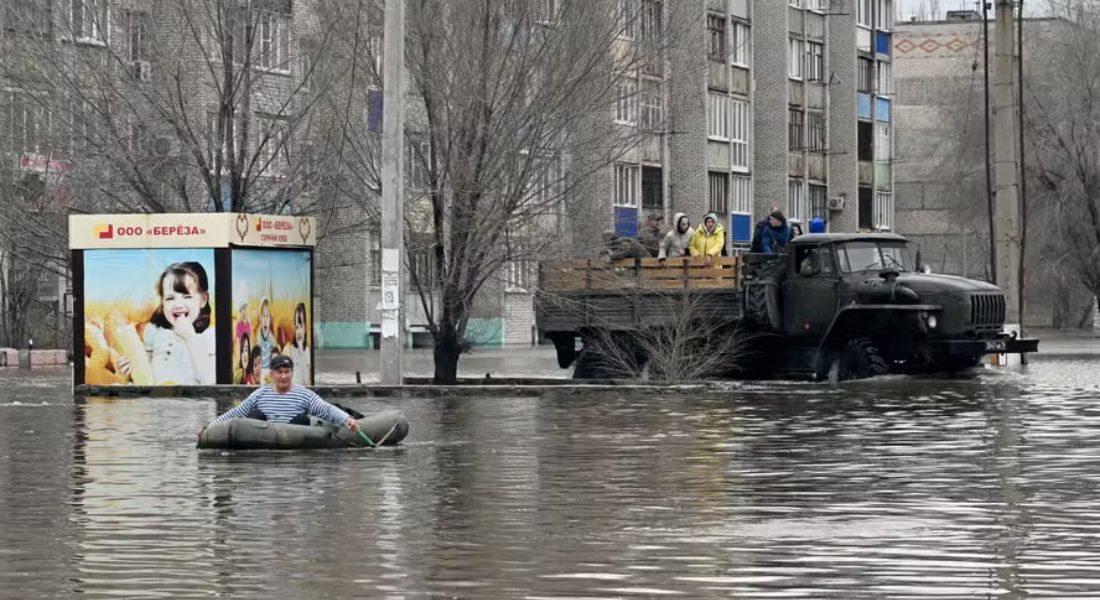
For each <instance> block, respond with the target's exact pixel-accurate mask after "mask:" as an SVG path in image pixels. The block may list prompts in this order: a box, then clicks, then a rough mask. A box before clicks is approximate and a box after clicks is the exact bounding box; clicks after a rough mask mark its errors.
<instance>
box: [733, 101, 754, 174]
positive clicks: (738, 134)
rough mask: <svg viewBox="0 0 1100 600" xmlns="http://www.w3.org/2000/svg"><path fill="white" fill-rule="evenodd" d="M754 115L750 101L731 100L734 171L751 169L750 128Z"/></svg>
mask: <svg viewBox="0 0 1100 600" xmlns="http://www.w3.org/2000/svg"><path fill="white" fill-rule="evenodd" d="M751 126H752V117H751V115H750V114H749V103H748V102H745V101H744V100H736V99H731V100H730V128H731V131H730V167H731V168H732V169H733V170H734V171H748V170H749V128H750V127H751Z"/></svg>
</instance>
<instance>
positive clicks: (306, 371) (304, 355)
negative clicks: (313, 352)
mask: <svg viewBox="0 0 1100 600" xmlns="http://www.w3.org/2000/svg"><path fill="white" fill-rule="evenodd" d="M306 335H307V334H306V305H305V303H304V302H299V303H298V306H295V307H294V339H293V340H291V342H290V351H289V352H288V354H289V355H290V360H292V361H294V383H297V384H299V385H309V384H310V381H309V377H310V373H312V372H313V368H312V365H310V357H309V338H307V337H306Z"/></svg>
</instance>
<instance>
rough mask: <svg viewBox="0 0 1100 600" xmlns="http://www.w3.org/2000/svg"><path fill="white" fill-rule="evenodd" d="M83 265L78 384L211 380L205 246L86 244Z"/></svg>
mask: <svg viewBox="0 0 1100 600" xmlns="http://www.w3.org/2000/svg"><path fill="white" fill-rule="evenodd" d="M83 266H84V282H83V283H84V285H83V290H82V291H83V299H84V311H83V312H84V315H83V318H84V361H85V362H84V365H85V369H84V381H83V383H89V384H98V385H109V384H137V385H170V384H176V385H204V384H213V383H215V382H216V379H217V358H216V357H217V344H216V340H215V334H214V331H215V327H214V326H215V312H216V311H215V310H214V307H215V302H214V295H215V287H214V276H213V275H214V250H213V249H210V248H205V249H204V248H182V249H177V248H157V249H122V250H88V251H85V252H84V265H83Z"/></svg>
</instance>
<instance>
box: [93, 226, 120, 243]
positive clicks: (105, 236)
mask: <svg viewBox="0 0 1100 600" xmlns="http://www.w3.org/2000/svg"><path fill="white" fill-rule="evenodd" d="M95 232H96V234H97V235H98V236H99V239H101V240H109V239H111V238H113V237H115V226H114V225H110V224H108V225H106V226H103V225H99V226H97V227H96V228H95Z"/></svg>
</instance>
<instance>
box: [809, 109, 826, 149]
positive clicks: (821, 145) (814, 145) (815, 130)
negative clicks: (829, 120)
mask: <svg viewBox="0 0 1100 600" xmlns="http://www.w3.org/2000/svg"><path fill="white" fill-rule="evenodd" d="M806 135H807V140H806V145H807V146H808V147H809V149H810V150H812V151H815V152H821V151H824V150H825V148H827V147H828V143H827V142H826V140H825V113H821V112H813V111H810V112H808V113H806Z"/></svg>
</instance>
